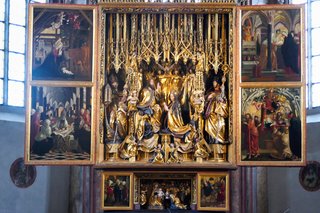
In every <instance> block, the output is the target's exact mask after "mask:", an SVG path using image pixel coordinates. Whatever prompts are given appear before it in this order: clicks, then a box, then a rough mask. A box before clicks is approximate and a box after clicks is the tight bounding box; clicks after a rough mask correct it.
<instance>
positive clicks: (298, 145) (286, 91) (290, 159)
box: [237, 85, 306, 166]
mask: <svg viewBox="0 0 320 213" xmlns="http://www.w3.org/2000/svg"><path fill="white" fill-rule="evenodd" d="M238 96H239V97H241V98H240V103H239V112H238V113H239V114H238V126H239V128H238V131H237V133H238V144H237V160H238V162H237V163H238V165H250V166H289V165H290V166H302V165H304V164H305V161H306V144H305V137H306V136H305V135H306V133H305V123H306V121H305V101H304V97H305V95H304V87H300V86H294V85H291V86H290V85H287V86H284V85H283V86H277V87H270V86H269V87H258V86H256V87H249V86H243V87H241V88H240V89H239V93H238Z"/></svg>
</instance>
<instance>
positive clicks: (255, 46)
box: [237, 5, 305, 83]
mask: <svg viewBox="0 0 320 213" xmlns="http://www.w3.org/2000/svg"><path fill="white" fill-rule="evenodd" d="M304 12H305V8H304V5H271V6H270V5H264V6H262V5H259V6H243V7H238V8H237V34H238V44H237V45H238V48H237V49H238V57H239V60H238V63H239V69H238V70H239V71H240V76H239V77H240V79H239V80H240V81H241V82H242V83H245V82H288V83H289V82H301V81H303V79H304V69H303V68H304V66H303V64H304V60H305V57H304V55H305V54H304V51H305V50H304V49H305V36H304V34H305V19H304Z"/></svg>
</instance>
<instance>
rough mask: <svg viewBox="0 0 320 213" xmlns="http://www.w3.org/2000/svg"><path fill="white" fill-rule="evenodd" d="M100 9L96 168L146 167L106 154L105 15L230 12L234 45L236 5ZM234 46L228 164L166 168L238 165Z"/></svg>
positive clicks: (146, 5)
mask: <svg viewBox="0 0 320 213" xmlns="http://www.w3.org/2000/svg"><path fill="white" fill-rule="evenodd" d="M99 11H100V17H99V20H100V21H101V24H100V29H99V32H100V38H99V41H100V44H101V45H99V48H100V49H99V54H98V55H99V56H100V58H99V70H100V72H99V84H100V86H99V90H98V96H99V97H100V98H99V99H100V100H99V101H98V102H99V103H98V104H99V115H98V120H99V142H100V143H97V150H98V151H97V167H101V168H103V167H105V166H108V167H111V168H119V167H120V168H131V167H133V166H134V167H140V168H145V166H146V163H145V162H129V163H128V162H127V161H118V160H106V156H107V155H108V154H107V152H106V148H105V147H106V145H105V141H104V140H105V130H104V123H105V121H104V119H105V115H106V113H105V101H104V99H105V97H106V96H105V93H106V92H105V84H106V72H105V71H106V70H107V69H108V68H107V66H106V60H110V59H107V58H108V56H107V52H106V51H107V50H106V49H107V48H109V47H106V45H105V44H106V38H107V37H108V36H109V35H107V34H106V30H105V28H106V27H107V26H106V25H107V24H108V23H107V24H106V23H105V22H106V20H107V16H106V14H124V13H128V14H131V13H133V14H135V13H138V14H140V13H146V14H155V13H156V14H158V13H159V14H164V13H169V14H172V13H177V14H181V13H186V14H213V13H215V12H229V13H230V14H231V15H230V16H231V18H230V20H229V27H230V28H229V31H230V37H229V39H230V43H232V44H235V33H234V32H235V27H234V26H235V24H234V23H235V5H233V4H221V5H215V4H209V3H197V4H188V3H168V4H166V3H161V4H158V3H152V4H150V3H127V4H117V3H108V4H103V3H101V4H99ZM233 46H234V45H231V46H230V58H229V63H230V64H229V65H230V68H231V70H230V72H229V73H228V74H229V85H228V87H229V93H228V100H229V112H230V118H229V122H228V127H229V132H228V134H229V140H230V142H231V143H230V145H229V146H228V153H229V154H228V160H227V161H228V162H226V163H216V162H213V161H211V162H204V163H202V164H199V163H194V162H186V163H182V164H166V165H165V167H167V168H171V167H172V168H175V167H179V168H190V167H199V166H200V167H203V168H206V167H208V168H209V167H210V168H212V167H214V168H221V167H224V168H226V167H228V168H235V167H234V164H235V161H236V158H235V156H234V153H235V143H234V135H235V134H234V132H235V129H236V128H235V125H234V123H235V118H236V117H235V114H234V113H233V112H234V110H233V107H234V103H235V96H234V95H232V91H233V89H234V85H235V84H234V83H235V78H234V71H233V70H234V62H235V57H234V49H233ZM162 166H163V165H161V164H160V165H157V164H149V165H148V167H150V168H160V167H162Z"/></svg>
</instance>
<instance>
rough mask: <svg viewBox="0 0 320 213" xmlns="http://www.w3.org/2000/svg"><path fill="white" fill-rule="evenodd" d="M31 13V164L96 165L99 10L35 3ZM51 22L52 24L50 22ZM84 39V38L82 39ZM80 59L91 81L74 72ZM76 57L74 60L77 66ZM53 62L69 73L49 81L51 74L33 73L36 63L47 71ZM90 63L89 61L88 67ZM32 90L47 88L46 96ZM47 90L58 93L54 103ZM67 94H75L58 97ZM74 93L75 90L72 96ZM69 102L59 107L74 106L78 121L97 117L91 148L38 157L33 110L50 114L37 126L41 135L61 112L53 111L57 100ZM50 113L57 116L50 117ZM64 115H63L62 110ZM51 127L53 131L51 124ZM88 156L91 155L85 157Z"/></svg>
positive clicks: (28, 100)
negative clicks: (84, 113)
mask: <svg viewBox="0 0 320 213" xmlns="http://www.w3.org/2000/svg"><path fill="white" fill-rule="evenodd" d="M28 14H29V17H28V49H27V63H26V70H27V74H26V98H25V101H26V102H25V103H26V104H25V105H26V136H25V162H26V164H33V165H89V164H93V163H94V161H95V148H96V145H95V142H96V122H97V120H96V113H97V106H96V100H97V96H96V88H97V83H96V78H97V72H95V70H96V60H95V58H94V57H95V55H96V52H97V44H96V42H95V41H96V39H97V33H96V32H97V30H96V27H92V26H96V25H97V15H98V14H97V7H96V6H88V5H65V4H63V5H62V4H29V13H28ZM48 17H50V18H48ZM46 19H47V20H46ZM48 20H51V21H52V22H48ZM41 23H42V24H43V26H42V25H41ZM83 23H85V24H83ZM44 26H45V27H44ZM85 26H86V27H85ZM89 28H90V29H89ZM79 31H84V32H85V33H84V37H81V33H79ZM48 32H50V33H48ZM79 36H80V37H81V38H82V39H83V40H81V39H80V37H79ZM66 38H67V39H66ZM72 39H76V40H77V42H79V44H77V45H78V46H73V45H72V42H73V44H74V45H76V44H75V43H76V41H72ZM40 40H42V41H40ZM39 41H40V42H39ZM88 46H89V47H88ZM72 48H73V50H72V51H71V50H70V49H72ZM74 48H78V49H77V50H79V52H81V54H80V53H79V54H80V55H79V54H78V55H77V51H76V50H75V49H74ZM68 51H69V52H68ZM66 52H68V53H69V57H68V59H67V60H66V58H65V56H66ZM71 55H73V57H70V56H71ZM60 57H63V60H62V63H61V64H58V61H60V60H59V58H60ZM76 58H77V60H78V62H77V63H76V64H78V65H79V66H80V65H81V66H83V67H87V68H86V71H85V73H87V74H85V76H87V77H85V76H84V77H83V76H82V77H78V76H77V72H72V70H70V67H72V66H71V65H70V64H71V63H73V62H75V60H76ZM71 59H72V60H73V62H72V60H71ZM48 61H49V62H50V63H48V64H47V65H48V67H50V68H52V67H55V68H57V69H56V70H55V71H57V70H58V71H59V72H60V74H61V73H63V75H59V76H58V75H57V76H54V77H52V76H50V74H49V77H47V76H46V74H47V73H46V74H45V75H43V76H42V77H40V78H33V76H32V75H33V72H34V70H36V69H37V68H35V67H36V66H35V64H37V63H39V64H38V67H42V65H44V64H46V63H47V62H48ZM84 61H85V63H83V62H84ZM54 64H56V66H54ZM73 66H75V64H73ZM48 70H49V69H48ZM78 71H79V70H78ZM79 72H80V71H79ZM79 72H78V73H79ZM44 73H45V72H44ZM71 73H73V75H74V76H72V74H71ZM32 88H41V89H40V90H41V92H40V93H38V96H37V97H35V96H34V90H33V89H32ZM77 88H78V89H77ZM47 89H49V90H50V91H51V92H52V94H54V96H52V94H50V95H49V96H50V97H51V101H50V100H49V99H50V97H49V96H47V95H48V90H47ZM62 90H69V92H67V93H66V94H68V95H69V96H68V95H66V94H63V93H60V94H57V93H59V92H61V91H62ZM71 90H73V92H70V91H71ZM75 90H77V91H79V90H81V91H83V92H82V93H81V94H79V93H78V92H75ZM86 90H88V91H90V96H89V95H88V93H86V92H85V91H86ZM72 93H73V95H72ZM86 94H87V95H88V97H85V96H86ZM70 95H71V96H70ZM80 96H81V98H80ZM33 98H35V99H33ZM66 98H68V100H64V102H63V103H60V104H59V105H60V106H62V105H63V106H64V107H66V106H68V107H70V108H72V109H73V110H76V111H77V112H76V113H75V114H76V117H79V115H80V112H81V111H88V112H90V115H91V118H90V120H87V125H88V126H90V127H89V128H87V130H88V131H90V133H86V135H87V137H86V138H88V137H90V139H87V140H86V144H85V148H84V149H78V150H77V149H72V150H70V149H68V148H63V149H61V150H60V151H59V152H61V153H57V152H53V153H52V152H49V151H48V150H46V151H45V153H43V152H41V151H40V154H41V156H38V157H32V152H31V149H32V145H31V140H30V137H31V134H32V132H33V131H32V130H31V127H32V120H31V116H32V115H33V112H34V111H37V108H38V106H42V107H41V108H43V109H44V110H45V111H44V112H43V113H41V116H40V117H41V118H40V122H39V125H37V131H36V132H38V133H39V132H40V129H41V127H42V126H43V125H44V124H45V123H46V122H45V120H46V119H47V118H48V114H51V113H52V114H54V113H57V112H53V111H52V110H51V109H52V106H51V104H52V103H53V102H54V101H56V102H57V101H59V100H62V99H66ZM53 99H56V100H53ZM71 99H72V100H71ZM40 100H41V102H40ZM76 100H77V101H76ZM81 100H82V101H81ZM84 100H86V101H84ZM78 101H79V102H78ZM83 101H84V102H85V104H83V103H82V102H83ZM71 102H72V103H71ZM66 103H68V104H66ZM72 104H73V105H76V106H77V108H74V107H73V106H71V105H72ZM89 107H90V108H89ZM55 109H56V108H55ZM82 109H83V110H82ZM49 111H52V112H51V113H49ZM65 111H67V110H65ZM47 113H48V114H47ZM58 114H59V113H58ZM58 114H57V115H58ZM59 115H61V110H60V114H59ZM73 116H74V115H73ZM88 118H89V117H88ZM67 119H68V121H69V122H70V121H71V124H70V126H72V127H73V126H74V121H75V119H74V118H72V117H71V114H70V115H69V114H68V115H67ZM38 121H39V120H38ZM49 126H50V127H51V128H53V126H51V124H50V125H49ZM52 130H53V129H52ZM73 133H74V131H72V132H71V133H70V132H68V134H67V135H65V136H68V138H69V139H70V138H71V139H74V134H73ZM39 138H41V137H39ZM47 139H48V138H47ZM63 139H65V138H63ZM61 141H63V140H61ZM61 141H60V142H61ZM62 144H63V143H62ZM69 145H70V144H69ZM82 154H83V155H85V156H80V155H82ZM46 155H47V156H46ZM49 155H50V156H49ZM61 155H62V156H61ZM44 156H45V157H44Z"/></svg>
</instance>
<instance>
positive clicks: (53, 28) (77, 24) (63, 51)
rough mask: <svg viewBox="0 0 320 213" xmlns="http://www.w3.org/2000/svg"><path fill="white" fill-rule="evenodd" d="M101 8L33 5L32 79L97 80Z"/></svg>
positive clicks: (30, 34)
mask: <svg viewBox="0 0 320 213" xmlns="http://www.w3.org/2000/svg"><path fill="white" fill-rule="evenodd" d="M96 25H97V7H96V6H87V5H65V4H63V5H62V4H29V17H28V71H29V72H28V79H29V80H33V81H35V80H36V81H69V82H70V81H72V82H84V81H86V82H94V79H95V73H96V72H95V71H94V70H95V59H94V56H95V55H96V54H95V51H96V42H95V41H96V29H95V28H96Z"/></svg>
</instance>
